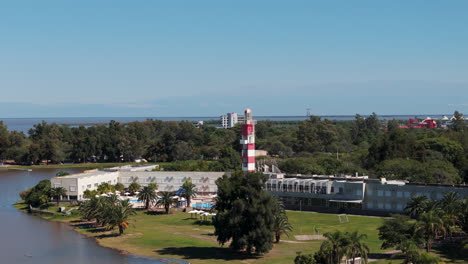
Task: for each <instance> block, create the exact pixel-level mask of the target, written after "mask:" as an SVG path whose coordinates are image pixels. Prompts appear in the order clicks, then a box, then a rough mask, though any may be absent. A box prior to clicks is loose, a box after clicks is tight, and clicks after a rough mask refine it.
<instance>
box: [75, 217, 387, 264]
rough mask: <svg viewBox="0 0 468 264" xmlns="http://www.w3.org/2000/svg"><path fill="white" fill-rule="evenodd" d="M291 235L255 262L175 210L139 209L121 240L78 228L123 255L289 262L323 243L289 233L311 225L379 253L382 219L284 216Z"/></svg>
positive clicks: (307, 229)
mask: <svg viewBox="0 0 468 264" xmlns="http://www.w3.org/2000/svg"><path fill="white" fill-rule="evenodd" d="M288 216H289V218H290V221H291V224H292V225H293V226H294V232H293V233H292V234H291V235H290V237H283V240H284V241H282V242H281V243H279V244H275V245H274V248H273V250H272V251H271V252H269V253H268V254H266V255H265V256H262V257H259V258H251V257H248V256H245V255H243V254H236V253H234V252H232V251H231V250H230V249H229V248H228V247H227V246H224V247H222V246H220V245H219V244H218V243H217V242H216V237H215V236H213V231H214V228H213V227H212V226H211V225H200V224H197V220H196V219H190V215H189V214H187V213H181V212H174V213H172V214H169V215H165V214H157V215H150V214H147V213H145V212H143V211H139V212H138V214H137V215H136V216H135V217H134V218H133V220H132V221H131V226H130V228H129V229H128V230H127V231H126V233H125V234H124V235H123V236H121V237H118V236H114V235H113V234H112V233H100V232H97V233H96V232H95V230H93V229H81V230H79V232H83V233H85V234H87V235H91V236H96V237H99V238H98V241H99V243H100V244H102V245H103V246H108V247H113V248H117V249H120V250H124V251H128V252H130V253H132V254H136V255H144V256H150V257H168V258H176V259H184V260H187V261H189V262H190V263H194V264H196V263H207V264H209V263H213V264H214V263H220V262H223V263H272V264H275V263H276V264H280V263H281V264H282V263H293V260H294V257H295V255H296V252H298V251H301V252H303V253H312V252H314V251H316V250H317V249H318V248H319V246H320V244H321V242H322V241H318V240H317V241H297V240H296V239H295V238H294V235H299V234H303V235H312V234H314V232H313V230H314V226H316V227H317V228H318V229H319V231H320V233H323V232H329V231H334V230H342V231H353V230H359V231H360V232H364V233H367V234H368V238H367V240H366V242H367V244H368V246H369V247H370V249H371V252H374V253H378V252H382V250H380V244H381V243H380V241H378V239H377V229H376V228H377V227H378V226H379V225H380V224H381V222H382V218H378V217H365V216H349V223H343V224H340V223H339V222H338V218H337V216H336V215H334V214H319V213H309V212H292V211H289V212H288Z"/></svg>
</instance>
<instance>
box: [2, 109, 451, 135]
mask: <svg viewBox="0 0 468 264" xmlns="http://www.w3.org/2000/svg"><path fill="white" fill-rule="evenodd" d="M363 116H365V115H363ZM415 116H417V117H418V118H420V119H424V118H426V117H428V116H430V117H432V118H442V117H443V116H444V115H442V114H427V115H426V114H425V115H381V116H379V117H380V118H381V119H387V120H390V119H394V118H395V119H399V120H408V119H409V118H412V117H415ZM447 116H448V117H451V115H450V114H447ZM321 117H322V118H324V119H325V118H327V119H330V120H353V119H354V115H324V116H321ZM306 118H307V117H306V116H255V119H256V120H259V121H261V120H271V121H298V120H305V119H306ZM146 119H159V120H163V121H182V120H187V121H192V122H197V121H210V120H219V117H217V116H195V117H62V118H0V121H3V123H4V124H5V125H7V126H8V129H9V130H11V131H13V130H16V131H20V132H24V133H27V132H28V131H29V129H31V128H32V127H33V126H34V125H35V124H38V123H40V122H42V120H44V121H46V122H47V123H57V124H74V125H76V124H103V123H109V121H111V120H115V121H118V122H121V123H128V122H133V121H145V120H146Z"/></svg>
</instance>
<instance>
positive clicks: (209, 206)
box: [192, 203, 213, 208]
mask: <svg viewBox="0 0 468 264" xmlns="http://www.w3.org/2000/svg"><path fill="white" fill-rule="evenodd" d="M192 207H193V208H212V207H213V205H212V204H209V203H201V204H192Z"/></svg>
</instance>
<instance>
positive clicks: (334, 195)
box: [265, 174, 468, 214]
mask: <svg viewBox="0 0 468 264" xmlns="http://www.w3.org/2000/svg"><path fill="white" fill-rule="evenodd" d="M268 175H269V180H268V181H267V182H266V183H265V188H266V190H267V191H268V192H270V193H272V194H273V195H275V196H278V197H280V198H281V199H282V200H283V202H284V203H285V206H286V208H289V209H300V210H318V211H329V212H351V213H364V212H367V213H370V214H389V213H402V212H404V209H405V207H406V205H407V203H408V202H409V201H410V199H411V197H413V196H415V195H417V196H422V195H424V196H426V197H427V198H429V199H433V200H440V199H442V198H443V196H444V194H445V193H448V192H456V193H458V195H459V197H460V198H463V197H468V186H467V185H440V184H410V183H406V182H404V181H386V180H385V179H382V180H379V179H369V178H368V177H367V176H358V177H352V176H346V177H341V178H338V177H333V176H319V175H310V176H304V175H300V176H299V175H296V176H293V175H290V176H287V175H284V174H268Z"/></svg>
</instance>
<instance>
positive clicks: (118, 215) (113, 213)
mask: <svg viewBox="0 0 468 264" xmlns="http://www.w3.org/2000/svg"><path fill="white" fill-rule="evenodd" d="M111 208H112V209H111V210H109V212H110V215H108V217H109V221H108V223H107V224H108V225H109V226H110V227H111V228H113V227H114V226H118V227H119V235H122V234H123V232H124V231H125V229H127V228H128V225H129V224H128V218H129V217H130V216H132V215H135V214H136V212H135V209H133V208H132V204H131V203H130V201H128V200H119V201H118V202H117V204H116V205H115V206H114V207H111Z"/></svg>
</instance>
